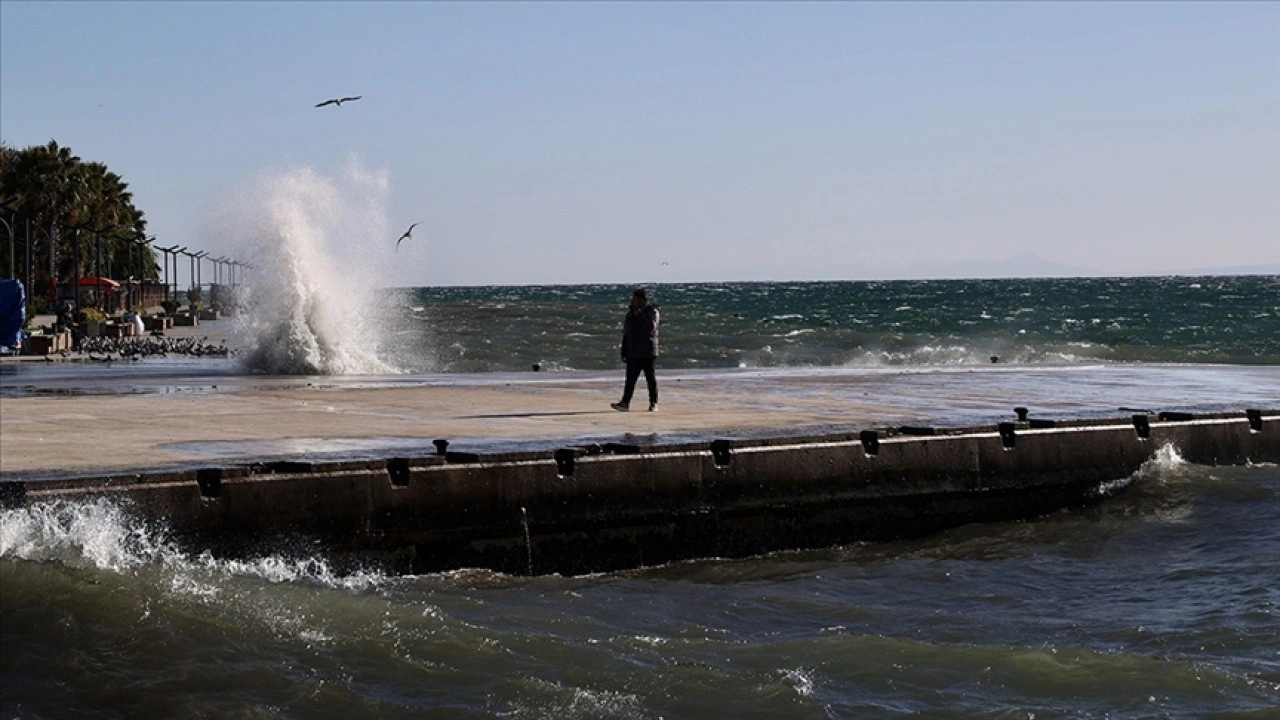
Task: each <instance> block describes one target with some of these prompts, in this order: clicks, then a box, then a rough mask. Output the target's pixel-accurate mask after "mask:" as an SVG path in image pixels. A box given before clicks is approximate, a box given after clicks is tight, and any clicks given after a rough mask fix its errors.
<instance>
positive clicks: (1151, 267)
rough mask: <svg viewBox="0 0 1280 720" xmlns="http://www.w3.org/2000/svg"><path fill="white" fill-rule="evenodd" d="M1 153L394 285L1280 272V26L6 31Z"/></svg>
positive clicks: (1145, 22)
mask: <svg viewBox="0 0 1280 720" xmlns="http://www.w3.org/2000/svg"><path fill="white" fill-rule="evenodd" d="M353 95H359V96H361V99H360V100H359V101H354V102H349V103H346V104H344V105H343V106H342V107H332V106H330V107H324V108H316V107H314V105H315V104H316V103H318V102H320V101H322V100H325V99H327V98H331V97H338V96H353ZM0 140H3V141H4V142H5V143H7V144H9V145H10V146H13V147H18V148H22V147H27V146H29V145H35V144H43V143H46V142H48V141H49V140H56V141H57V142H58V143H59V144H61V145H64V146H68V147H70V148H71V149H72V150H73V151H74V152H75V153H76V154H77V155H79V156H80V157H81V158H83V159H85V160H87V161H97V162H103V163H105V164H106V165H107V166H108V167H109V168H110V169H111V170H113V171H114V172H116V173H118V174H120V175H121V176H122V177H123V179H124V180H125V181H126V182H127V183H128V184H129V187H130V189H131V191H132V192H133V194H134V203H135V205H136V206H137V207H138V208H139V209H141V210H142V211H143V212H144V213H145V214H146V217H147V219H148V228H149V232H151V233H154V234H155V235H156V236H157V240H158V243H159V244H161V245H169V244H183V245H188V246H189V247H192V248H198V249H204V250H207V251H209V252H210V253H211V254H213V255H215V256H216V255H221V254H226V255H231V256H232V257H235V256H236V255H235V253H238V252H241V248H242V247H243V243H244V242H246V237H244V236H245V235H246V233H248V232H249V231H247V230H246V229H245V225H244V223H240V222H237V217H239V216H240V215H241V213H240V212H239V211H238V210H237V208H238V207H240V205H238V203H240V204H243V203H246V202H252V201H253V200H254V198H255V197H256V195H257V194H260V193H261V192H263V191H262V189H261V188H262V187H264V183H267V182H269V181H270V179H272V178H279V177H290V176H296V174H298V173H304V174H306V176H307V177H310V178H312V179H313V180H315V181H317V182H323V183H328V184H329V185H330V186H331V188H332V189H334V190H335V191H336V192H337V193H338V194H339V195H340V196H342V197H343V198H344V201H343V203H341V205H342V207H345V208H354V209H353V210H352V212H353V213H355V214H358V215H359V218H358V219H353V221H352V222H349V223H346V224H345V225H342V227H343V228H344V229H343V230H342V231H341V232H342V233H343V235H342V237H341V238H339V239H338V241H339V242H346V243H349V244H350V245H351V246H352V247H355V248H357V249H358V252H359V253H360V254H363V255H365V256H367V257H377V258H378V259H379V261H378V267H379V268H380V271H379V273H380V277H379V282H385V283H386V284H387V285H390V286H409V285H489V284H522V285H523V284H564V283H638V282H655V281H656V282H682V281H685V282H692V281H722V280H861V279H885V278H906V277H1007V276H1043V275H1049V276H1072V275H1096V274H1105V275H1150V274H1169V273H1180V272H1188V271H1199V270H1204V269H1238V268H1253V269H1257V268H1259V267H1262V268H1263V269H1269V270H1270V271H1271V272H1280V3H1276V2H1244V3H1230V2H1214V3H1209V2H1205V3H1195V2H1181V3H1156V2H1137V3H1119V2H1116V3H1052V2H1028V3H1016V2H991V3H906V2H903V3H892V2H864V3H834V2H833V3H799V2H795V3H791V2H788V3H776V4H774V3H764V2H751V3H732V2H715V3H677V2H647V3H590V2H565V3H537V2H522V3H499V2H492V3H457V4H455V3H443V2H441V3H415V2H389V3H372V2H360V3H341V2H324V3H320V2H312V3H308V2H285V3H268V2H240V3H237V2H209V3H180V2H171V3H151V2H145V3H129V2H70V3H54V2H38V3H35V2H20V1H14V0H5V2H3V3H0ZM244 214H248V212H247V211H246V213H244ZM413 222H420V223H421V224H420V225H419V226H418V227H417V228H416V229H415V230H414V233H413V237H412V238H411V239H410V240H406V241H405V242H403V243H402V244H401V246H400V248H399V249H398V250H397V249H396V248H395V244H396V239H397V238H398V237H399V235H400V234H401V233H402V232H403V229H404V228H407V227H408V226H409V224H410V223H413ZM353 226H354V227H356V229H354V230H353V229H351V228H352V227H353ZM250 234H251V233H250ZM347 249H348V250H350V249H351V248H350V247H349V248H347Z"/></svg>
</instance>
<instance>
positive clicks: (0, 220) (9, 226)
mask: <svg viewBox="0 0 1280 720" xmlns="http://www.w3.org/2000/svg"><path fill="white" fill-rule="evenodd" d="M6 209H7V208H6ZM12 220H14V214H13V211H10V212H9V219H8V220H5V219H4V218H0V223H4V229H5V230H6V231H7V232H8V233H9V277H11V278H16V277H17V275H16V274H15V273H16V270H14V265H13V261H14V257H13V255H14V247H13V225H12V223H11V221H12Z"/></svg>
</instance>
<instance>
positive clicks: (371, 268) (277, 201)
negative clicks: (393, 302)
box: [226, 163, 396, 375]
mask: <svg viewBox="0 0 1280 720" xmlns="http://www.w3.org/2000/svg"><path fill="white" fill-rule="evenodd" d="M386 189H387V188H386V181H385V179H384V178H382V177H381V176H380V175H378V174H377V173H369V172H367V171H364V170H362V169H360V168H359V167H358V166H356V165H355V164H354V163H353V165H352V166H351V167H350V168H349V169H348V172H347V176H346V177H345V178H344V179H343V180H342V181H338V180H334V179H331V178H326V177H323V176H321V175H320V174H319V173H317V172H316V171H314V170H312V169H309V168H301V169H297V170H294V171H292V172H288V173H286V174H283V175H281V176H278V177H272V178H268V179H266V180H264V181H263V182H262V183H261V186H260V187H259V188H258V189H257V191H256V192H254V193H252V194H251V195H250V196H248V197H247V198H245V199H241V200H240V201H238V202H237V204H236V206H235V207H234V208H232V209H231V210H229V211H228V212H227V213H226V214H227V216H228V217H229V218H231V219H232V222H233V225H232V227H231V234H232V235H234V236H235V237H237V238H239V239H240V240H241V241H242V242H244V243H245V244H247V245H248V246H249V247H248V249H247V250H248V252H247V254H248V256H249V257H251V258H252V266H253V270H252V274H253V283H252V292H251V293H249V294H248V296H247V298H246V300H247V312H246V313H245V314H244V315H242V316H241V323H242V325H243V326H244V328H243V329H244V330H246V331H247V332H246V333H245V334H246V336H247V337H249V338H251V340H250V346H249V347H248V348H247V351H246V352H245V353H244V354H243V356H242V357H243V360H242V362H243V363H244V364H245V366H246V368H247V369H248V370H250V371H253V372H262V373H267V374H275V375H299V374H306V375H317V374H318V375H345V374H368V373H389V372H395V371H396V368H394V367H393V366H392V365H391V364H389V363H388V362H387V361H386V360H384V359H383V355H382V353H381V348H382V345H383V344H384V343H383V338H384V337H385V333H384V332H383V325H384V323H383V322H382V316H383V314H384V311H385V302H384V298H385V295H383V296H382V297H376V296H375V294H374V292H373V288H374V287H375V284H376V279H377V278H378V277H379V276H380V275H381V274H382V273H380V272H379V267H378V265H379V264H380V261H381V262H385V260H382V258H383V256H385V255H386V254H387V253H379V252H370V248H371V247H376V246H378V245H380V244H381V241H382V240H385V238H384V237H382V236H383V235H385V234H386V233H385V228H386V227H387V223H386V220H385V213H384V211H383V207H384V205H385V200H384V198H385V195H386Z"/></svg>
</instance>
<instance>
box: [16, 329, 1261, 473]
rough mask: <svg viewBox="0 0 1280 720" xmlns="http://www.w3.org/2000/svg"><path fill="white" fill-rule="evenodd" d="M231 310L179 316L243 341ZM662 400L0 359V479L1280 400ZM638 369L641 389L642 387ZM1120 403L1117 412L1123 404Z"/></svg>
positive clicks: (745, 394) (165, 363)
mask: <svg viewBox="0 0 1280 720" xmlns="http://www.w3.org/2000/svg"><path fill="white" fill-rule="evenodd" d="M232 328H233V324H232V323H231V322H230V321H228V320H222V321H217V322H205V323H202V324H201V325H200V326H199V327H195V328H175V329H174V331H173V332H171V333H168V335H169V336H170V337H181V336H182V335H184V334H188V335H195V336H198V337H208V338H209V340H210V341H211V342H218V341H220V340H221V339H224V338H225V339H226V340H227V341H228V342H229V343H235V342H238V339H237V338H235V337H234V334H233V330H232ZM659 382H660V386H661V392H662V401H661V404H660V410H659V412H656V413H649V412H645V411H644V407H645V403H641V402H637V403H635V405H634V406H633V407H634V408H636V409H634V410H633V411H632V412H628V413H619V412H615V411H613V410H611V409H610V408H609V403H610V402H614V401H616V400H617V399H618V396H619V395H620V392H621V384H622V372H621V369H619V370H618V371H617V372H612V373H611V372H572V373H535V372H527V373H510V374H485V375H457V374H454V375H443V374H441V375H411V376H379V377H368V376H365V377H306V378H295V377H267V376H258V375H249V374H243V373H242V372H240V371H238V370H237V366H236V364H235V361H234V360H203V361H200V362H198V363H194V364H191V363H184V362H183V361H182V360H161V361H151V360H143V361H139V362H135V363H128V362H114V363H94V362H87V361H80V362H72V361H69V360H65V359H62V358H59V359H57V360H54V361H47V360H45V359H43V358H35V359H31V358H22V359H16V358H9V359H6V360H4V361H3V362H0V474H3V476H4V477H6V478H9V479H13V478H22V477H41V476H49V475H60V474H61V475H78V474H88V473H104V472H117V471H125V470H144V469H161V468H169V467H189V466H192V465H199V464H204V465H209V464H219V463H232V462H246V461H254V460H258V459H276V458H308V457H344V456H373V457H377V456H383V457H385V456H391V455H401V456H417V455H427V454H431V453H433V452H434V446H433V445H432V441H433V440H436V439H447V440H449V441H450V443H451V444H450V449H457V450H468V451H477V452H493V451H501V450H510V449H522V450H523V449H537V450H545V449H550V448H555V447H559V446H562V445H564V444H565V443H567V442H577V441H581V440H587V441H597V442H607V441H623V442H631V443H638V444H662V443H670V442H680V441H685V440H702V439H713V438H716V437H746V438H749V437H768V436H779V435H796V434H813V433H819V432H829V431H833V430H836V431H857V430H859V429H865V428H884V427H892V426H898V425H903V424H913V425H921V424H938V425H960V424H969V425H976V424H985V425H994V424H995V423H997V422H1000V421H1004V420H1010V419H1013V417H1014V407H1015V406H1027V407H1030V408H1031V412H1032V415H1033V416H1040V417H1056V418H1070V417H1076V418H1080V417H1084V418H1116V417H1126V416H1127V413H1128V408H1129V406H1133V407H1141V408H1147V409H1152V410H1155V411H1160V410H1186V409H1194V410H1208V411H1213V410H1239V409H1242V408H1244V407H1254V406H1270V405H1273V404H1274V401H1275V399H1276V398H1280V369H1277V368H1272V367H1237V366H1233V367H1222V366H1205V367H1187V366H1167V367H1166V366H1141V367H1126V366H1114V367H1113V366H1094V367H1038V366H1027V367H1016V366H991V367H983V366H978V367H972V366H970V367H960V368H954V369H937V370H927V371H922V370H919V369H915V370H913V369H909V368H908V369H904V368H880V369H874V368H872V369H836V370H831V369H825V370H776V369H775V370H713V371H687V370H664V369H663V368H661V367H659ZM643 392H644V391H643V382H642V383H641V388H640V389H639V393H640V395H641V396H642V395H643ZM1121 408H1126V409H1123V410H1122V409H1121Z"/></svg>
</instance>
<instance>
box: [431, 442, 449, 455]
mask: <svg viewBox="0 0 1280 720" xmlns="http://www.w3.org/2000/svg"><path fill="white" fill-rule="evenodd" d="M431 444H432V445H435V446H436V454H437V455H444V454H445V452H447V451H448V449H449V441H448V440H444V439H440V440H432V441H431Z"/></svg>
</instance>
